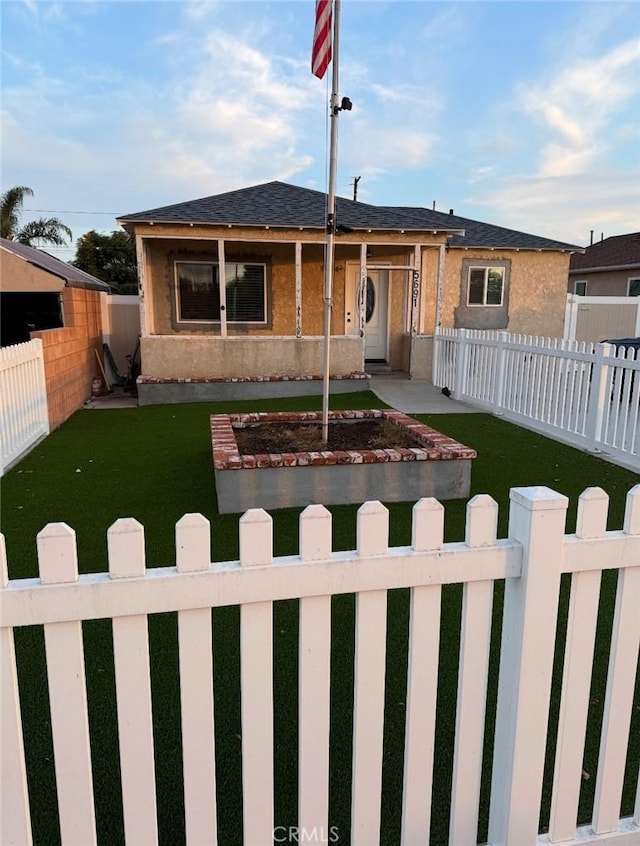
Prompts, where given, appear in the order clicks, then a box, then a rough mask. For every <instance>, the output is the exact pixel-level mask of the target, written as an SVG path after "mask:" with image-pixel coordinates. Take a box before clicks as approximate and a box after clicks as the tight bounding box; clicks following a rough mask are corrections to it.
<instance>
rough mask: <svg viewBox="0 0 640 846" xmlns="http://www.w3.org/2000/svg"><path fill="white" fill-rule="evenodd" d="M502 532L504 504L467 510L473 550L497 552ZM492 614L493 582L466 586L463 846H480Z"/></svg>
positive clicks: (481, 503)
mask: <svg viewBox="0 0 640 846" xmlns="http://www.w3.org/2000/svg"><path fill="white" fill-rule="evenodd" d="M497 527H498V504H497V503H496V502H495V500H493V499H492V498H491V497H489V496H486V495H479V496H474V497H473V499H471V500H470V501H469V503H468V504H467V523H466V544H467V546H492V545H493V544H495V541H496V533H497ZM492 609H493V582H492V581H484V582H474V583H473V584H471V583H469V582H467V583H466V584H465V585H464V587H463V593H462V630H461V636H460V668H459V673H458V698H457V705H456V733H455V738H456V739H455V749H454V760H453V790H452V794H451V823H450V826H449V838H450V840H451V842H452V843H455V844H460V846H465V844H469V846H475V844H476V843H477V832H478V813H479V800H480V779H481V777H482V752H483V746H484V718H485V706H486V699H487V676H488V672H489V647H490V645H491V620H492V616H491V615H492Z"/></svg>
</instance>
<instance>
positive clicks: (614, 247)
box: [569, 232, 640, 274]
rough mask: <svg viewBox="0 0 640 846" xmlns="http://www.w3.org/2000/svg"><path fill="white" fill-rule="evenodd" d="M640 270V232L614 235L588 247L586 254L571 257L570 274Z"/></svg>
mask: <svg viewBox="0 0 640 846" xmlns="http://www.w3.org/2000/svg"><path fill="white" fill-rule="evenodd" d="M627 267H629V268H633V267H639V268H640V232H630V233H629V234H628V235H612V236H611V237H610V238H604V239H603V240H601V241H596V243H595V244H591V245H590V246H588V247H586V249H585V251H584V254H581V255H579V254H575V255H573V256H571V261H570V263H569V273H573V274H575V273H585V272H586V271H594V270H624V269H625V268H627Z"/></svg>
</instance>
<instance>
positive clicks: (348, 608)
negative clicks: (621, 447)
mask: <svg viewBox="0 0 640 846" xmlns="http://www.w3.org/2000/svg"><path fill="white" fill-rule="evenodd" d="M320 405H321V398H320V397H304V398H298V399H292V400H275V401H274V400H268V401H261V402H251V403H237V402H234V403H215V404H209V403H198V404H185V405H174V406H153V407H145V408H138V409H123V410H108V411H107V410H105V411H101V412H95V411H91V412H90V411H80V412H78V413H77V414H75V415H74V416H73V417H72V418H71V419H70V420H69V421H68V422H67V423H65V424H64V425H63V426H62V427H61V428H60V429H59V430H57V431H56V432H54V433H52V434H51V435H50V437H48V438H47V439H46V440H45V441H44V442H43V443H42V444H41V445H39V446H38V447H37V448H36V449H35V450H34V451H33V452H32V453H30V454H29V455H28V456H27V457H26V458H25V459H24V460H23V461H22V462H21V463H20V464H19V465H18V466H16V467H15V468H14V469H13V470H11V471H10V472H9V473H8V474H7V475H6V476H5V477H4V479H3V481H2V530H3V532H4V533H5V536H6V542H7V554H8V560H9V573H10V577H11V578H13V579H17V578H25V577H32V576H35V575H36V574H37V560H36V545H35V538H36V534H37V532H38V531H40V529H41V528H42V527H43V526H44V525H45V524H46V523H47V522H53V521H64V522H66V523H68V524H69V525H70V526H72V527H73V528H74V529H75V530H76V533H77V541H78V555H79V565H80V570H81V572H85V573H88V572H99V571H102V570H105V569H106V567H107V549H106V532H107V529H108V527H109V526H110V525H111V524H112V523H113V521H114V520H116V519H117V518H118V517H135V518H136V519H138V520H139V521H140V522H141V523H142V524H143V525H144V527H145V537H146V548H147V564H148V566H149V567H155V566H167V565H171V564H173V563H174V525H175V522H176V521H177V520H178V519H179V518H180V517H181V516H182V515H183V514H184V513H185V512H193V511H196V512H201V513H202V514H204V515H205V516H206V517H207V518H208V519H209V520H211V522H212V552H213V558H214V560H218V561H221V560H231V559H235V558H237V556H238V515H225V516H222V515H218V514H217V511H216V506H215V491H214V481H213V471H212V459H211V446H210V441H209V431H208V416H209V414H211V413H213V412H220V411H240V410H270V411H273V410H298V409H318V408H320ZM380 405H381V403H380V401H379V400H378V399H377V398H376V397H375V396H374V395H373V394H370V393H367V392H363V393H361V394H350V395H337V396H334V397H332V406H333V407H334V408H337V407H341V408H347V407H352V408H371V407H380ZM419 419H421V420H423V421H425V422H428V423H430V424H431V425H433V426H434V427H435V428H438V429H440V430H441V431H443V432H445V433H446V434H448V435H451V436H453V437H455V438H457V439H459V440H460V441H462V442H463V443H466V444H468V445H469V446H472V447H475V448H476V449H477V450H478V459H477V460H476V461H475V462H474V468H473V473H472V494H476V493H489V494H491V496H493V497H494V498H495V499H496V501H497V502H498V504H499V507H500V517H499V534H500V536H505V535H506V532H507V518H508V501H509V489H510V488H511V487H513V486H517V485H548V486H549V487H552V488H554V489H555V490H558V491H560V492H561V493H563V494H565V495H566V496H568V497H569V500H570V506H569V514H568V519H567V531H573V528H574V526H575V514H576V507H577V499H578V496H579V494H580V493H581V492H582V491H583V490H584V489H585V488H587V487H589V486H593V485H599V486H601V487H602V488H604V489H605V490H606V491H607V493H608V494H609V497H610V501H611V505H610V511H609V528H611V529H618V528H620V527H621V526H622V520H623V513H624V504H625V497H626V493H627V491H628V490H629V489H630V488H631V487H632V486H633V485H634V484H635V483H636V482H637V481H638V479H637V476H636V475H635V474H633V473H631V472H629V471H627V470H624V469H622V468H619V467H617V466H615V465H611V464H608V463H606V462H604V461H601V460H600V459H598V458H596V457H594V456H591V455H587V454H584V453H581V452H579V451H577V450H574V449H571V448H570V447H567V446H564V445H561V444H558V443H555V442H554V441H551V440H548V439H546V438H543V437H541V436H538V435H536V434H534V433H532V432H529V431H527V430H524V429H520V428H518V427H517V426H513V425H511V424H509V423H506V422H504V421H501V420H499V419H496V418H494V417H491V416H489V415H484V414H472V415H446V416H442V415H438V416H432V417H428V416H422V415H421V416H419ZM78 471H79V472H78ZM374 496H375V492H372V498H373V497H374ZM388 507H389V510H390V526H391V528H390V534H391V537H390V544H391V545H392V546H396V545H404V544H408V543H409V542H410V536H411V507H412V503H391V504H389V506H388ZM465 508H466V502H465V501H452V502H448V503H445V536H446V540H448V541H457V540H462V539H463V538H464V522H465ZM330 510H331V511H332V514H333V533H334V549H352V548H354V546H355V515H356V510H357V506H335V507H332V508H331V509H330ZM299 511H300V509H283V510H281V511H275V512H273V520H274V545H275V554H276V555H285V554H291V553H295V552H297V546H298V516H299ZM614 598H615V573H607V574H605V577H604V579H603V588H602V596H601V614H600V625H599V629H598V638H597V647H596V660H595V665H594V676H593V682H592V691H591V703H592V704H591V707H590V715H589V727H588V734H589V737H588V742H587V748H586V753H585V762H584V769H585V772H587V773H588V774H589V776H590V777H589V779H585V780H584V782H583V790H582V795H581V805H580V814H581V819H582V820H584V821H587V820H588V819H590V816H591V807H592V803H593V789H594V786H595V773H596V765H597V756H598V738H599V730H600V723H601V719H602V704H603V701H604V691H605V687H606V670H607V661H608V647H609V640H610V635H611V620H612V614H613V607H614ZM501 602H502V590H501V585H498V588H497V590H496V600H495V611H494V627H493V648H492V660H491V667H490V680H489V700H488V705H487V731H486V734H487V741H486V760H485V768H484V776H483V785H482V813H481V822H480V832H479V836H480V838H481V839H482V838H484V837H485V836H486V822H487V811H488V789H489V783H490V751H491V737H492V730H493V720H494V715H495V696H496V681H497V655H498V646H499V636H500V615H501V607H502V606H501ZM567 603H568V581H567V580H565V581H564V582H563V588H562V595H561V614H560V621H559V625H558V648H557V655H558V660H557V662H556V667H557V669H556V673H555V678H554V686H553V695H552V703H551V711H550V727H551V728H550V738H549V748H550V749H551V748H552V745H553V735H554V727H555V725H556V722H557V711H558V693H559V685H560V668H561V657H562V648H563V639H564V626H565V620H566V610H567ZM460 609H461V588H460V586H455V585H454V586H451V587H447V588H445V590H444V591H443V606H442V627H441V644H442V645H441V658H440V675H439V697H438V712H437V730H436V773H435V779H434V802H433V809H434V810H433V830H432V843H434V844H442V843H444V842H446V837H447V830H448V813H449V793H450V788H451V762H452V757H453V734H454V727H455V699H456V689H457V662H458V648H459V623H460ZM297 615H298V605H297V603H296V602H291V601H290V602H282V603H276V606H275V608H274V653H275V680H274V707H275V747H276V776H275V778H276V824H277V825H285V826H289V825H295V824H296V816H297V813H296V801H297V787H296V781H297V737H296V735H297V634H298V616H297ZM213 621H214V640H215V650H216V651H215V671H214V672H215V697H216V701H215V705H216V744H217V753H218V801H219V829H220V842H221V843H224V844H225V846H233V845H234V844H239V843H241V832H242V806H241V748H240V746H241V743H240V732H241V726H240V690H239V677H240V668H239V655H238V632H239V614H238V610H237V609H236V608H222V609H218V610H215V611H214V612H213ZM407 630H408V592H407V591H391V592H390V593H389V614H388V635H387V642H388V661H387V689H386V709H385V745H384V770H383V836H382V843H383V844H385V846H386V844H396V843H398V842H399V827H400V813H401V801H400V797H401V787H402V765H403V743H404V701H405V696H406V665H407ZM149 631H150V649H151V675H152V695H153V707H154V734H155V741H156V777H157V792H158V816H159V829H160V839H161V843H163V844H167V846H173V844H179V843H181V842H183V839H184V823H183V819H182V815H183V804H182V782H181V750H180V700H179V677H178V667H177V624H176V616H175V615H173V614H163V615H154V616H152V617H150V619H149ZM83 632H84V641H85V652H86V671H87V689H88V700H89V714H90V726H91V740H92V752H93V770H94V782H95V792H96V810H97V820H98V836H99V842H100V843H101V844H120V843H122V842H123V828H122V806H121V798H120V786H119V770H118V741H117V721H116V713H115V703H114V671H113V649H112V641H111V626H110V623H109V622H108V621H93V622H89V623H86V624H84V626H83ZM353 644H354V598H353V597H352V596H345V597H336V598H334V600H333V646H332V692H331V706H332V715H331V774H330V802H331V813H330V822H331V824H332V825H335V826H337V827H338V828H339V831H340V838H341V839H340V842H341V843H343V842H344V843H348V842H349V811H350V786H349V785H350V775H351V740H352V739H351V725H352V713H353ZM16 649H17V655H18V664H19V681H20V694H21V700H22V706H23V712H24V736H25V749H26V756H27V767H28V774H29V791H30V796H31V808H32V816H33V824H34V842H35V843H36V844H46V846H50V844H55V843H58V842H59V831H58V821H57V811H56V801H55V774H54V769H53V752H52V742H51V728H50V724H49V721H48V695H47V681H46V667H45V663H44V646H43V634H42V630H41V628H34V629H30V630H25V629H23V630H19V631H17V632H16ZM636 693H637V697H636V703H640V690H639V689H637V690H636ZM639 757H640V707H639V706H638V704H636V708H635V710H634V716H633V724H632V733H631V744H630V748H629V755H628V768H627V769H628V772H627V778H626V780H625V792H624V801H623V813H624V814H628V813H630V812H631V811H632V805H633V798H634V795H635V780H634V779H635V778H636V776H637V761H638V759H639ZM634 762H635V763H634ZM634 767H635V769H634ZM552 772H553V755H552V754H551V752H550V753H549V754H548V756H547V767H546V779H545V790H544V795H543V808H542V813H541V825H542V826H544V825H545V824H546V820H547V818H548V813H549V802H550V783H551V776H552Z"/></svg>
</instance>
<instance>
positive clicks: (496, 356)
mask: <svg viewBox="0 0 640 846" xmlns="http://www.w3.org/2000/svg"><path fill="white" fill-rule="evenodd" d="M433 383H434V385H437V386H438V387H441V388H442V387H445V386H446V387H448V388H449V389H450V390H452V391H453V395H454V397H455V398H456V399H459V400H463V401H465V402H470V403H473V404H475V405H478V406H479V407H481V408H484V409H487V410H489V411H492V412H493V413H494V414H500V415H504V417H506V418H507V419H509V420H513V421H515V422H517V423H522V424H524V425H527V426H529V427H531V428H533V429H536V430H537V431H540V432H542V433H544V434H546V435H549V436H550V437H555V438H557V439H560V440H563V441H566V442H567V443H570V444H573V445H575V446H579V447H582V448H584V449H590V450H596V451H601V452H603V453H608V454H611V455H613V456H617V457H618V458H621V459H625V460H626V462H628V463H629V465H630V466H631V467H633V468H638V469H640V354H636V351H634V350H633V349H627V350H622V349H621V350H620V352H619V353H618V352H616V349H615V347H613V346H611V345H610V344H592V343H588V342H577V341H568V340H564V339H561V338H542V337H536V336H532V335H513V334H509V333H507V332H494V331H480V330H468V329H439V330H438V331H437V332H436V334H435V336H434V364H433Z"/></svg>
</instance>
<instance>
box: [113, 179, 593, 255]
mask: <svg viewBox="0 0 640 846" xmlns="http://www.w3.org/2000/svg"><path fill="white" fill-rule="evenodd" d="M118 222H119V223H120V224H121V225H123V226H125V227H126V228H130V227H131V225H135V224H136V223H181V224H184V223H188V224H191V223H198V224H218V225H225V226H227V225H232V226H261V227H264V226H273V227H286V228H299V227H302V228H304V229H321V230H324V228H325V225H326V194H324V193H322V192H321V191H314V190H312V189H310V188H301V187H300V186H297V185H290V184H288V183H286V182H266V183H264V184H263V185H254V186H252V187H250V188H241V189H239V190H237V191H228V192H227V193H225V194H216V195H214V196H212V197H203V198H202V199H200V200H191V201H189V202H186V203H177V204H175V205H172V206H163V207H162V208H158V209H150V210H149V211H144V212H136V213H135V214H125V215H120V216H119V217H118ZM336 222H337V224H338V226H340V227H345V229H346V230H349V229H351V230H361V231H362V230H367V231H368V230H372V231H385V232H389V231H391V232H399V231H404V232H446V233H448V234H449V236H450V241H449V243H450V246H452V247H461V248H464V247H491V248H496V247H506V248H511V249H530V250H577V249H581V248H580V247H576V246H575V245H572V244H565V243H562V242H560V241H553V240H551V239H549V238H541V237H539V236H537V235H528V234H527V233H525V232H516V231H515V230H512V229H504V228H502V227H500V226H492V225H491V224H487V223H480V222H479V221H476V220H469V219H467V218H463V217H458V216H456V215H450V214H445V213H443V212H437V211H430V210H429V209H425V208H415V207H405V206H373V205H370V204H368V203H360V202H356V201H354V200H347V199H345V198H344V197H337V198H336Z"/></svg>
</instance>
